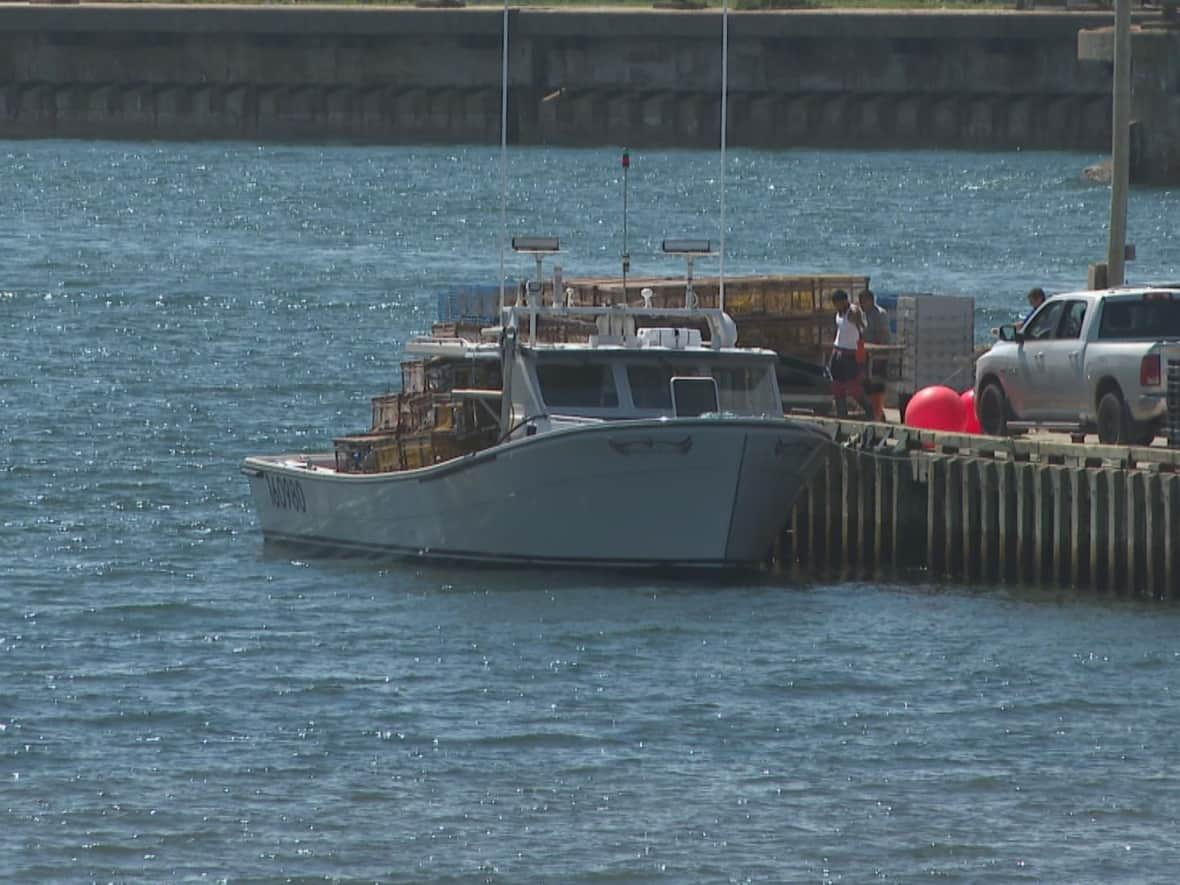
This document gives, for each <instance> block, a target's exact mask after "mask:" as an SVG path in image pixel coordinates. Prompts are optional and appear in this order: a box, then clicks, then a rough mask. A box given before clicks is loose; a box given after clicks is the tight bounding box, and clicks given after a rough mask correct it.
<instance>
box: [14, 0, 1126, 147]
mask: <svg viewBox="0 0 1180 885" xmlns="http://www.w3.org/2000/svg"><path fill="white" fill-rule="evenodd" d="M501 15H502V14H501V12H500V11H499V10H488V9H462V10H418V9H365V8H356V7H348V8H330V7H314V8H308V7H304V8H297V9H295V8H289V7H288V8H284V7H196V6H172V7H169V6H159V7H151V6H139V5H136V6H118V5H113V4H103V5H94V6H87V5H82V6H68V7H63V6H0V137H41V136H56V137H86V138H90V137H113V138H161V139H166V138H179V139H192V138H210V139H221V138H230V139H239V138H240V139H258V140H291V139H306V140H316V141H326V140H345V141H357V142H386V143H399V142H419V141H442V142H476V143H495V142H497V141H498V140H499V132H500V85H499V83H500V46H501V36H500V25H501ZM510 21H511V24H510V34H511V53H510V81H511V93H510V94H511V99H510V105H509V116H510V119H509V127H508V128H509V138H510V140H511V141H513V142H515V143H526V144H544V143H548V144H561V145H575V144H576V145H583V144H619V145H622V144H629V145H633V146H641V145H646V146H677V145H683V146H712V145H715V144H716V143H717V141H718V138H719V99H718V93H719V86H720V82H721V51H720V19H719V15H718V14H717V13H716V12H709V13H692V12H687V13H686V12H653V11H626V10H618V11H609V12H602V11H598V12H592V11H552V10H514V11H512V12H511V13H510ZM1108 21H1109V14H1104V15H1098V14H1093V13H1071V12H1054V13H1040V12H1021V13H1010V12H987V13H948V12H931V13H925V12H908V13H884V12H837V11H827V12H812V11H806V12H803V11H793V12H772V13H754V12H743V13H736V14H733V15H732V16H731V19H730V46H729V54H730V71H729V87H730V105H729V114H728V116H729V121H730V132H729V141H730V143H731V144H733V145H747V146H766V147H789V146H797V145H813V146H869V147H885V146H896V147H923V146H942V147H969V148H1016V147H1022V148H1072V149H1085V150H1106V149H1107V148H1108V147H1109V144H1110V99H1109V93H1110V79H1109V78H1110V74H1109V68H1108V66H1104V65H1100V64H1099V65H1095V64H1092V63H1091V64H1082V63H1079V61H1078V60H1077V34H1078V31H1079V30H1080V29H1082V28H1087V27H1095V26H1098V25H1103V24H1106V23H1108Z"/></svg>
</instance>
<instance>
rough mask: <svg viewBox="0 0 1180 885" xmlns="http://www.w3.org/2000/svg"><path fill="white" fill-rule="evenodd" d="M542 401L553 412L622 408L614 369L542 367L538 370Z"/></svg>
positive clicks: (596, 366) (589, 366) (564, 366)
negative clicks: (567, 409) (554, 409)
mask: <svg viewBox="0 0 1180 885" xmlns="http://www.w3.org/2000/svg"><path fill="white" fill-rule="evenodd" d="M537 380H538V381H539V382H540V383H541V398H542V399H544V400H545V405H547V406H549V407H551V408H583V409H613V408H617V407H618V405H619V394H618V392H617V391H616V390H615V379H614V375H613V374H612V372H611V370H610V366H604V365H602V364H598V365H588V364H587V365H581V364H578V363H542V364H540V365H538V366H537Z"/></svg>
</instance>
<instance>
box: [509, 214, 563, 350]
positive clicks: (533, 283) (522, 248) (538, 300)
mask: <svg viewBox="0 0 1180 885" xmlns="http://www.w3.org/2000/svg"><path fill="white" fill-rule="evenodd" d="M512 251H514V252H522V253H524V254H526V255H532V256H533V260H534V261H535V262H536V263H537V278H536V279H535V280H530V281H527V282H526V283H525V301H526V303H527V304H528V306H529V307H540V306H541V304H542V302H543V300H544V291H545V285H544V283H542V280H543V279H544V273H545V269H544V267H543V266H542V264H543V263H544V261H545V256H546V255H555V254H556V253H558V252H560V251H561V246H560V245H559V244H558V242H557V237H513V238H512ZM555 282H556V281H555ZM553 303H554V304H556V303H557V286H556V285H555V286H554V288H553ZM531 325H532V329H533V337H534V339H535V337H536V328H535V327H536V316H535V315H534V317H533V319H532V320H531Z"/></svg>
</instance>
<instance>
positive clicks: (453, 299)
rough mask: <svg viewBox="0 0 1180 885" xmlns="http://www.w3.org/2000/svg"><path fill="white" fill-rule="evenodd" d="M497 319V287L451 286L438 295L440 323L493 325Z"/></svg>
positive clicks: (498, 309)
mask: <svg viewBox="0 0 1180 885" xmlns="http://www.w3.org/2000/svg"><path fill="white" fill-rule="evenodd" d="M499 318H500V287H499V286H452V287H451V288H449V289H447V290H445V291H443V292H439V293H438V321H439V322H440V323H462V322H467V323H495V322H497V321H498V320H499Z"/></svg>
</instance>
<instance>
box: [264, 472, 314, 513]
mask: <svg viewBox="0 0 1180 885" xmlns="http://www.w3.org/2000/svg"><path fill="white" fill-rule="evenodd" d="M266 488H267V491H269V492H270V503H271V504H272V505H273V506H274V507H277V508H278V509H280V510H296V511H298V512H300V513H306V512H307V499H306V498H304V497H303V485H302V484H301V483H300V482H299V480H297V479H291V478H290V477H289V476H276V475H275V474H273V473H268V474H267V475H266Z"/></svg>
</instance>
